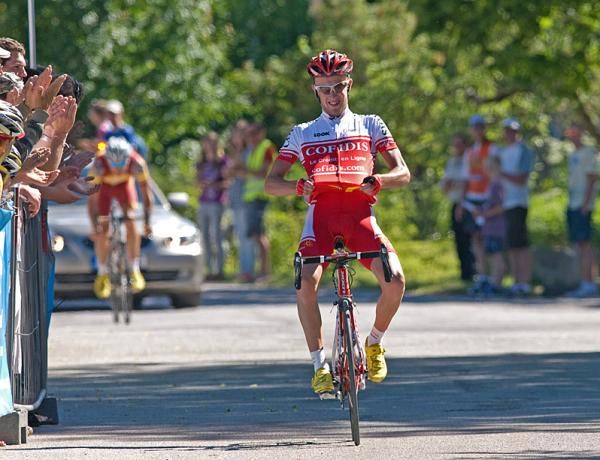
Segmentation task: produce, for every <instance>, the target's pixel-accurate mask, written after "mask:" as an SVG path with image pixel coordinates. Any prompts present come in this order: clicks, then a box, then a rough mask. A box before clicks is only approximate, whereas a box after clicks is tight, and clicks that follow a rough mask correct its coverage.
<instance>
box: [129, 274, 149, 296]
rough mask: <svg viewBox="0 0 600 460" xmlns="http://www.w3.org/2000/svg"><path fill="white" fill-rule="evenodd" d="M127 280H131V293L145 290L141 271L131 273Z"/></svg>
mask: <svg viewBox="0 0 600 460" xmlns="http://www.w3.org/2000/svg"><path fill="white" fill-rule="evenodd" d="M129 279H130V280H131V290H132V291H133V292H142V291H143V290H144V289H145V288H146V280H145V279H144V275H142V272H141V271H139V270H134V271H132V272H131V275H129Z"/></svg>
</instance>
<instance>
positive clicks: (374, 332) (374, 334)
mask: <svg viewBox="0 0 600 460" xmlns="http://www.w3.org/2000/svg"><path fill="white" fill-rule="evenodd" d="M384 334H385V332H381V331H380V330H379V329H376V328H375V326H373V329H371V333H370V334H369V337H367V345H376V344H378V343H381V340H382V339H383V335H384Z"/></svg>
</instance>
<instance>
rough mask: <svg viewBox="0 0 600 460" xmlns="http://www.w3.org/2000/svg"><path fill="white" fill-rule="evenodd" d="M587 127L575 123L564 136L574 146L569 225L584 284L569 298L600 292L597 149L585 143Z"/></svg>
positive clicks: (570, 294) (571, 157)
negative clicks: (595, 240) (595, 247)
mask: <svg viewBox="0 0 600 460" xmlns="http://www.w3.org/2000/svg"><path fill="white" fill-rule="evenodd" d="M583 133H584V130H583V128H582V127H581V126H579V125H575V124H574V125H572V126H571V127H569V128H568V129H567V130H566V131H565V136H566V137H567V139H569V140H570V141H571V142H572V143H573V145H574V146H575V150H574V151H573V152H572V153H571V155H569V204H568V207H567V227H568V230H569V240H570V241H571V242H572V243H575V245H576V246H577V252H578V253H579V263H580V269H581V283H580V284H579V286H578V287H577V289H575V290H574V291H571V292H568V293H567V296H568V297H589V296H594V295H596V294H597V293H598V288H597V286H596V284H595V283H594V271H595V270H594V268H595V267H596V263H595V260H594V253H593V251H592V245H591V239H592V211H593V210H594V204H595V201H596V189H597V187H596V182H597V181H596V179H597V178H598V158H597V157H598V152H597V151H596V149H595V148H593V147H591V146H589V145H584V144H583V141H582V138H583Z"/></svg>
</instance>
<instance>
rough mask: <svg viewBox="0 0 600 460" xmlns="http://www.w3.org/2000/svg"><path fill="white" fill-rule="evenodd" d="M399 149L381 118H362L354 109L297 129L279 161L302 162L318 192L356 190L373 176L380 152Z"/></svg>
mask: <svg viewBox="0 0 600 460" xmlns="http://www.w3.org/2000/svg"><path fill="white" fill-rule="evenodd" d="M396 148H398V147H397V145H396V142H395V141H394V138H393V137H392V135H391V134H390V131H389V129H388V127H387V126H386V125H385V123H384V122H383V120H382V119H381V118H380V117H379V116H378V115H358V114H355V113H352V111H350V109H346V110H345V112H344V113H343V114H342V115H340V116H338V117H331V116H329V115H327V114H326V113H325V112H323V113H321V116H319V117H318V118H316V119H315V120H313V121H309V122H307V123H302V124H299V125H296V126H294V128H292V130H291V132H290V134H289V135H288V137H287V139H286V141H285V142H284V144H283V146H282V147H281V149H280V150H279V156H278V158H280V159H282V160H284V161H287V162H289V163H294V162H295V161H300V163H302V166H304V169H305V170H306V173H307V175H308V177H309V178H310V179H311V180H312V181H313V182H314V184H315V191H316V192H317V194H318V193H319V191H321V192H322V191H325V190H347V189H349V188H356V186H359V185H360V184H361V183H362V181H363V179H364V178H365V177H367V176H370V175H372V174H373V173H374V172H375V171H374V167H375V161H374V160H375V157H376V155H377V153H378V152H386V151H389V150H394V149H396Z"/></svg>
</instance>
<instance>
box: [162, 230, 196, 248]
mask: <svg viewBox="0 0 600 460" xmlns="http://www.w3.org/2000/svg"><path fill="white" fill-rule="evenodd" d="M198 242H200V234H199V233H198V232H196V233H193V234H191V235H186V236H168V237H166V238H165V239H164V240H163V246H164V247H165V248H176V247H178V246H189V245H190V244H194V243H198Z"/></svg>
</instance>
